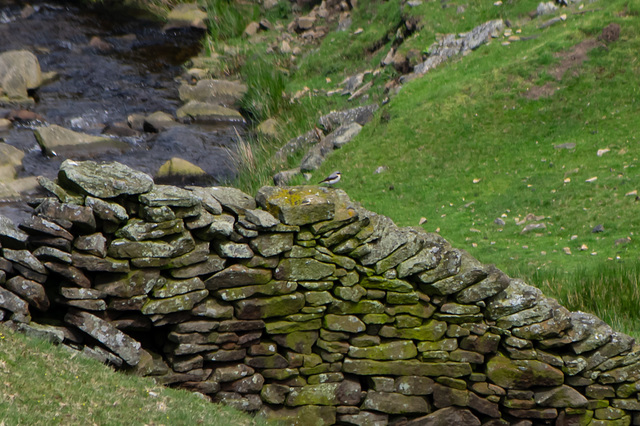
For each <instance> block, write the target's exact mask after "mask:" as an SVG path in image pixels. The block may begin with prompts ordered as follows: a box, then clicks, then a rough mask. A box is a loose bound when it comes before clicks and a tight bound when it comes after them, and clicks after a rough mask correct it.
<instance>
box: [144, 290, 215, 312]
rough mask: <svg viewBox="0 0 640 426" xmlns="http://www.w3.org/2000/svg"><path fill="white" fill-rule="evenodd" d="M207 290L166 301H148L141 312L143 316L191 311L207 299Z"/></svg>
mask: <svg viewBox="0 0 640 426" xmlns="http://www.w3.org/2000/svg"><path fill="white" fill-rule="evenodd" d="M208 294H209V291H208V290H198V291H193V292H190V293H186V294H180V295H178V296H173V297H168V298H166V299H149V300H148V301H147V302H146V303H145V304H144V306H143V307H142V309H141V311H142V313H143V314H145V315H153V314H170V313H172V312H181V311H188V310H191V308H193V307H194V306H195V304H196V303H198V302H200V301H201V300H202V299H204V298H205V297H207V295H208Z"/></svg>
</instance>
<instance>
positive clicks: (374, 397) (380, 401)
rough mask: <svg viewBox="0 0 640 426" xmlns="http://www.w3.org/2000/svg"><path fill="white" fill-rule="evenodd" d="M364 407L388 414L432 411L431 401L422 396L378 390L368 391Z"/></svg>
mask: <svg viewBox="0 0 640 426" xmlns="http://www.w3.org/2000/svg"><path fill="white" fill-rule="evenodd" d="M362 408H363V409H365V410H374V411H381V412H383V413H388V414H423V413H428V412H429V411H431V409H430V407H429V403H428V402H427V400H426V399H424V398H423V397H421V396H406V395H402V394H399V393H387V392H376V391H369V392H367V397H366V399H365V400H364V402H363V404H362Z"/></svg>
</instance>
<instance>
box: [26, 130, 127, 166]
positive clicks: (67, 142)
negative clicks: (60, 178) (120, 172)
mask: <svg viewBox="0 0 640 426" xmlns="http://www.w3.org/2000/svg"><path fill="white" fill-rule="evenodd" d="M34 134H35V136H36V140H37V141H38V145H40V149H42V152H43V153H44V154H45V155H48V156H56V155H62V156H64V157H67V156H71V155H73V157H74V158H82V157H84V158H87V157H93V156H95V155H99V154H118V153H121V152H124V151H126V150H128V149H129V148H130V146H129V144H127V143H126V142H121V141H118V140H117V139H111V138H106V137H102V136H92V135H89V134H86V133H80V132H74V131H73V130H69V129H65V128H64V127H60V126H58V125H55V124H51V125H49V126H47V127H38V128H36V129H35V130H34Z"/></svg>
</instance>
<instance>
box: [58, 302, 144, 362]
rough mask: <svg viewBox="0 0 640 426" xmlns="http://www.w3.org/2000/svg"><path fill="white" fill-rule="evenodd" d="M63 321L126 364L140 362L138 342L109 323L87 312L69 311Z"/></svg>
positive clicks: (140, 351)
mask: <svg viewBox="0 0 640 426" xmlns="http://www.w3.org/2000/svg"><path fill="white" fill-rule="evenodd" d="M64 320H65V321H66V322H68V323H69V324H72V325H75V326H76V327H78V328H79V329H80V330H82V331H84V332H85V333H87V334H88V335H90V336H91V337H93V338H94V339H96V340H98V341H99V342H100V343H102V344H103V345H105V346H106V347H107V348H108V349H109V350H111V351H113V352H114V353H116V354H117V355H118V356H119V357H121V358H122V359H123V360H124V361H125V362H126V363H127V364H129V365H131V366H134V365H137V364H138V363H139V362H140V356H141V353H142V350H141V347H140V342H137V341H136V340H134V339H132V338H131V337H129V336H128V335H126V334H124V333H123V332H122V331H120V330H118V329H117V328H116V327H115V326H113V325H112V324H111V323H109V322H107V321H105V320H103V319H100V318H98V317H97V316H95V315H92V314H90V313H88V312H82V311H75V310H73V311H69V312H68V313H67V314H66V315H65V317H64Z"/></svg>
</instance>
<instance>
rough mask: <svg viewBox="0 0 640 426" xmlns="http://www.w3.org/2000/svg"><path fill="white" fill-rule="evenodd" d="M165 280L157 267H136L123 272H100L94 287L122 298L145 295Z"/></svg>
mask: <svg viewBox="0 0 640 426" xmlns="http://www.w3.org/2000/svg"><path fill="white" fill-rule="evenodd" d="M166 281H167V280H166V278H164V277H161V276H160V271H159V270H157V269H138V270H134V271H131V272H129V273H125V274H101V275H99V276H98V277H97V278H96V280H95V288H96V289H97V290H100V291H103V292H104V293H105V294H107V295H109V296H115V297H123V298H124V297H133V296H143V295H146V294H148V293H149V292H150V291H151V289H153V288H154V287H157V286H162V285H164V284H165V283H166Z"/></svg>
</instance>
